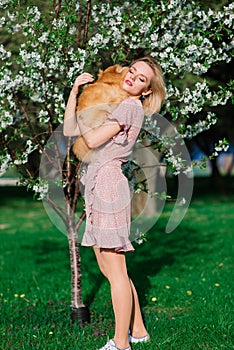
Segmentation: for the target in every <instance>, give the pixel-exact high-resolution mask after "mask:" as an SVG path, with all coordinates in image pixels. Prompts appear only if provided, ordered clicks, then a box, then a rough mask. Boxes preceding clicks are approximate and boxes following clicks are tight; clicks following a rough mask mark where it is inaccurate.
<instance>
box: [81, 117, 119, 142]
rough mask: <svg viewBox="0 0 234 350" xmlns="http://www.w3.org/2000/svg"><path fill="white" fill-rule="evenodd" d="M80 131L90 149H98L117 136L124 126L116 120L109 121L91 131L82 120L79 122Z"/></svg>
mask: <svg viewBox="0 0 234 350" xmlns="http://www.w3.org/2000/svg"><path fill="white" fill-rule="evenodd" d="M78 124H79V129H80V131H81V134H82V136H83V138H84V140H85V142H86V144H87V146H88V147H89V148H96V147H99V146H101V145H102V144H103V143H105V142H106V141H108V140H109V139H111V138H112V137H113V136H115V135H116V134H117V133H118V132H119V131H120V130H121V129H122V126H121V125H120V124H119V123H118V122H117V121H115V120H113V121H112V120H109V121H108V122H105V123H104V124H102V125H100V126H99V127H98V128H95V129H91V128H88V127H87V126H85V125H84V123H83V122H82V120H80V119H79V120H78Z"/></svg>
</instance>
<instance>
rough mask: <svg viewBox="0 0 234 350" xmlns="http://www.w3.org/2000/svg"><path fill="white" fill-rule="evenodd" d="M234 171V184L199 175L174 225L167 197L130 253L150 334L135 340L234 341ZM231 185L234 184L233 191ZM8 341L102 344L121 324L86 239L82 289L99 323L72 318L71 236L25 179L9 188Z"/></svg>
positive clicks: (6, 349)
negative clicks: (171, 227) (217, 184)
mask: <svg viewBox="0 0 234 350" xmlns="http://www.w3.org/2000/svg"><path fill="white" fill-rule="evenodd" d="M232 182H233V179H231V180H230V184H229V185H230V186H229V191H227V192H226V194H225V193H222V194H221V192H222V191H223V190H222V191H221V190H219V189H217V188H216V189H215V190H213V191H212V193H210V191H209V190H210V187H211V186H210V185H209V182H208V180H207V179H202V180H200V182H199V184H198V185H196V188H195V192H194V197H193V200H192V203H191V205H190V207H189V210H188V212H187V214H186V216H185V218H184V220H183V222H182V223H181V224H180V226H179V227H178V228H177V229H176V230H175V231H174V232H172V233H171V234H166V233H165V226H166V223H167V221H168V218H169V216H170V212H171V209H172V204H171V203H169V204H167V205H166V207H165V209H164V211H163V213H162V215H161V216H160V219H159V220H158V222H157V223H156V225H155V227H154V228H153V229H151V231H150V232H149V233H148V239H147V242H145V243H144V244H142V245H139V246H138V245H136V251H135V253H131V254H129V255H128V264H129V274H130V275H131V277H132V279H133V280H134V282H135V284H136V287H137V289H138V292H139V296H140V301H141V305H142V308H143V312H144V317H145V322H146V325H147V329H148V331H149V333H150V335H151V341H150V342H149V343H148V344H144V345H142V344H136V345H135V346H133V347H132V348H133V350H135V349H136V350H137V349H139V350H143V349H145V350H146V349H147V350H158V349H159V350H169V349H173V350H190V349H191V350H192V349H195V350H196V349H212V350H215V349H217V350H220V349H234V345H233V344H234V342H233V338H234V337H233V260H232V256H233V252H232V245H233V232H234V214H233V213H234V194H233V193H234V192H233V184H232ZM231 189H232V191H231ZM0 201H1V213H0V229H1V231H0V233H1V246H0V249H1V260H0V271H1V279H0V303H1V311H0V320H1V324H0V349H1V350H16V349H17V350H18V349H19V350H23V349H25V350H29V349H34V350H36V349H40V350H47V349H48V350H65V349H66V350H68V349H69V350H96V349H98V348H100V347H101V346H103V345H104V343H105V342H106V340H107V337H112V335H113V330H114V322H113V314H112V308H111V299H110V292H109V285H108V283H107V281H106V280H104V279H103V278H102V276H101V275H100V273H99V272H98V270H97V266H96V262H95V259H94V255H93V252H92V250H91V249H89V248H82V249H81V256H82V272H83V298H84V301H85V303H86V304H87V305H89V307H90V311H91V317H92V320H91V323H90V324H88V325H85V326H83V327H80V326H79V325H74V326H72V325H71V324H70V269H69V252H68V244H67V238H66V236H65V235H63V234H62V233H60V232H59V231H58V230H57V229H56V228H55V227H54V226H53V224H52V223H51V222H50V220H49V218H48V217H47V215H46V213H45V211H44V209H43V206H42V203H41V202H39V201H36V200H33V199H32V195H31V194H30V193H27V192H26V191H25V189H22V188H16V187H5V188H4V187H1V188H0Z"/></svg>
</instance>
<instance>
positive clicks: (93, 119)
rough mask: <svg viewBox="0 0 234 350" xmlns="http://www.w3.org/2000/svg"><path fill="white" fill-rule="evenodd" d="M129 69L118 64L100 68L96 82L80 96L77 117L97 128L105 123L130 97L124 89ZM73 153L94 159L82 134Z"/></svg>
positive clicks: (87, 124) (86, 160) (85, 159)
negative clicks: (103, 68) (108, 116)
mask: <svg viewBox="0 0 234 350" xmlns="http://www.w3.org/2000/svg"><path fill="white" fill-rule="evenodd" d="M128 71H129V68H128V67H122V66H120V65H118V64H116V65H114V66H110V67H108V68H107V69H105V70H104V71H102V70H100V71H99V74H98V79H97V80H96V82H95V83H93V84H90V85H87V86H86V87H85V88H84V90H83V92H82V94H81V95H80V97H79V98H78V103H77V108H76V118H79V119H81V120H82V122H83V123H84V124H85V125H86V126H87V127H90V128H97V127H98V126H100V125H101V124H103V123H104V122H105V120H106V117H107V115H108V114H111V113H112V112H113V111H114V109H115V108H116V107H117V106H118V105H119V104H120V103H121V102H122V101H123V100H124V99H126V98H127V97H128V94H127V92H125V91H124V90H123V89H122V83H123V80H124V77H125V76H126V74H127V72H128ZM73 153H74V154H75V156H76V157H77V158H78V159H79V160H80V161H83V162H85V163H90V162H91V160H92V153H93V151H91V150H90V148H89V147H88V146H87V145H86V143H85V141H84V139H83V137H82V136H79V137H78V138H77V139H76V141H75V143H74V145H73Z"/></svg>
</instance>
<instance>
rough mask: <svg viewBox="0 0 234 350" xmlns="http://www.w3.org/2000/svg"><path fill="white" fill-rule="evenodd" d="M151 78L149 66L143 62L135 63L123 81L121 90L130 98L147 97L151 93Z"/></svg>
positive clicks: (151, 72)
mask: <svg viewBox="0 0 234 350" xmlns="http://www.w3.org/2000/svg"><path fill="white" fill-rule="evenodd" d="M153 77H154V72H153V70H152V69H151V68H150V66H149V65H148V64H147V63H145V62H143V61H137V62H135V63H134V64H133V65H132V66H131V67H130V69H129V72H128V73H127V75H126V77H125V79H124V82H123V90H125V91H126V92H128V93H129V95H130V97H134V98H140V97H141V96H142V95H143V96H147V95H148V94H150V93H151V92H152V90H151V89H150V82H151V79H152V78H153Z"/></svg>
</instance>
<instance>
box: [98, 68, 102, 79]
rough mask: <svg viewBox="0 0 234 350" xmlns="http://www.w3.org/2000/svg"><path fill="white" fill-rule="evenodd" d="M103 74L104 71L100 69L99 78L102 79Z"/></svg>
mask: <svg viewBox="0 0 234 350" xmlns="http://www.w3.org/2000/svg"><path fill="white" fill-rule="evenodd" d="M102 73H103V70H102V69H99V71H98V78H100V77H101V76H102Z"/></svg>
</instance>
